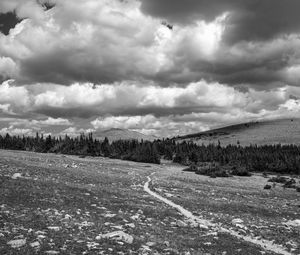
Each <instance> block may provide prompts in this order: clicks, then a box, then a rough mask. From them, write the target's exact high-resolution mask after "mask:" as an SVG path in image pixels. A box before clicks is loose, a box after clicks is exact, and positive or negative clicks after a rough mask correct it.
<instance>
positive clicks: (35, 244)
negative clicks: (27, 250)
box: [30, 241, 40, 249]
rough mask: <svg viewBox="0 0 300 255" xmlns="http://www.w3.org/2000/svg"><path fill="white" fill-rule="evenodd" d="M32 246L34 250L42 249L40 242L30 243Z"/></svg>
mask: <svg viewBox="0 0 300 255" xmlns="http://www.w3.org/2000/svg"><path fill="white" fill-rule="evenodd" d="M30 246H31V247H32V248H34V249H38V248H39V247H40V242H38V241H35V242H33V243H30Z"/></svg>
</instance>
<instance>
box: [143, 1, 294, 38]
mask: <svg viewBox="0 0 300 255" xmlns="http://www.w3.org/2000/svg"><path fill="white" fill-rule="evenodd" d="M141 2H142V7H141V9H142V10H143V11H144V13H146V14H149V15H152V16H154V17H159V18H161V19H167V20H168V21H169V22H171V23H172V22H173V23H177V24H185V25H189V24H191V23H194V22H195V21H197V20H201V19H205V20H206V21H212V20H214V19H215V18H216V17H217V16H220V15H222V14H223V13H225V12H227V13H228V17H227V19H226V24H227V26H226V35H225V37H226V39H227V40H228V41H230V42H237V41H241V40H247V41H255V40H267V39H270V38H274V37H275V36H277V35H279V34H290V33H297V32H299V29H300V15H299V9H300V1H298V0H285V1H282V0H243V1H241V0H222V1H220V0H187V1H182V0H165V1H161V0H141Z"/></svg>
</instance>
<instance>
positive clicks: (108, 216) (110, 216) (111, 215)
mask: <svg viewBox="0 0 300 255" xmlns="http://www.w3.org/2000/svg"><path fill="white" fill-rule="evenodd" d="M102 216H103V217H104V218H113V217H115V216H116V214H113V213H106V214H102Z"/></svg>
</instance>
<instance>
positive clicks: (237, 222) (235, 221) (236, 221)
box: [231, 218, 244, 224]
mask: <svg viewBox="0 0 300 255" xmlns="http://www.w3.org/2000/svg"><path fill="white" fill-rule="evenodd" d="M243 222H244V221H243V220H242V219H239V218H236V219H233V220H232V221H231V223H232V224H241V223H243Z"/></svg>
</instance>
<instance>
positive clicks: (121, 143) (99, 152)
mask: <svg viewBox="0 0 300 255" xmlns="http://www.w3.org/2000/svg"><path fill="white" fill-rule="evenodd" d="M0 149H10V150H25V151H34V152H41V153H59V154H71V155H82V156H102V157H110V158H116V159H123V160H131V161H136V162H144V163H155V164H160V160H161V159H167V160H172V161H173V162H175V163H179V164H182V165H185V166H190V167H191V166H194V167H195V166H201V165H203V164H207V165H209V166H211V165H214V166H220V167H222V168H224V169H226V168H230V169H233V170H235V169H237V168H238V169H243V170H244V171H245V172H246V173H247V172H248V171H250V172H251V171H253V172H275V173H281V174H283V173H288V174H297V175H299V174H300V146H296V145H292V144H290V145H280V144H277V145H262V146H257V145H250V146H245V147H242V146H240V145H227V146H225V147H223V146H221V145H220V144H217V145H215V144H210V145H197V144H195V143H193V142H186V141H183V142H180V143H179V142H176V140H175V139H169V138H167V139H161V140H160V139H158V140H155V141H153V142H150V141H143V140H141V141H138V140H118V141H113V142H109V140H108V139H107V138H105V139H104V140H101V141H100V140H98V139H94V138H93V135H92V134H88V135H85V134H81V135H80V136H78V137H70V136H68V135H66V136H64V137H53V136H50V135H48V136H46V137H44V136H43V135H39V134H38V133H37V134H36V136H35V137H31V136H11V135H9V134H6V135H4V136H1V135H0Z"/></svg>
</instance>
